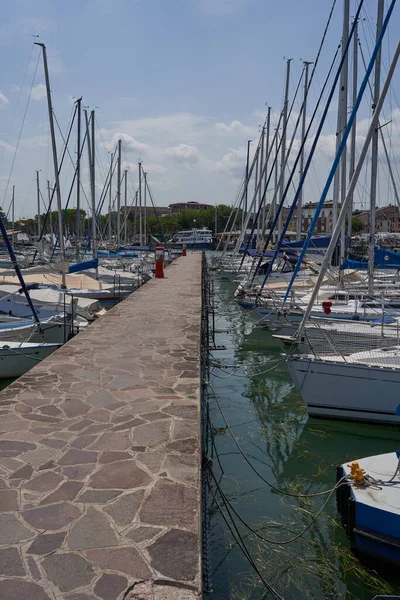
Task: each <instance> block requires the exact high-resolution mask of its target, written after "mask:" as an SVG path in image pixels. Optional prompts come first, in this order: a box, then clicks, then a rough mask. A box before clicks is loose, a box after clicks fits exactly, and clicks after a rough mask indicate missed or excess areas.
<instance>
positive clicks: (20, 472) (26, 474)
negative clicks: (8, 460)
mask: <svg viewBox="0 0 400 600" xmlns="http://www.w3.org/2000/svg"><path fill="white" fill-rule="evenodd" d="M32 473H33V467H31V465H25V467H21V468H20V469H17V470H16V471H15V472H14V473H12V474H11V475H10V477H9V479H29V478H30V476H31V475H32Z"/></svg>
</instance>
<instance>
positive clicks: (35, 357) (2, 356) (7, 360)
mask: <svg viewBox="0 0 400 600" xmlns="http://www.w3.org/2000/svg"><path fill="white" fill-rule="evenodd" d="M1 344H3V341H2V342H1ZM59 347H60V344H46V345H43V344H42V345H35V344H32V346H31V347H29V348H26V347H21V348H10V349H7V348H5V347H0V379H14V378H15V377H21V375H24V373H27V371H29V370H30V369H32V367H34V366H35V365H37V364H38V362H40V361H42V360H44V359H45V358H47V357H48V356H50V354H53V352H55V350H57V349H58V348H59Z"/></svg>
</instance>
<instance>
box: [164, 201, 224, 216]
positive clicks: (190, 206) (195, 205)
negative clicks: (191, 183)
mask: <svg viewBox="0 0 400 600" xmlns="http://www.w3.org/2000/svg"><path fill="white" fill-rule="evenodd" d="M207 208H213V207H212V206H211V204H203V203H201V202H175V203H174V204H170V205H169V210H170V212H171V215H176V214H178V213H180V212H182V211H183V210H207Z"/></svg>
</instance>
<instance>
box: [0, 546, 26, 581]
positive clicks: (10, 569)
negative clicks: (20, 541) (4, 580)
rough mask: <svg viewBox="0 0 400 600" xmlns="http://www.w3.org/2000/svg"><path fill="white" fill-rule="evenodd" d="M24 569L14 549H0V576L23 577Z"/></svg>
mask: <svg viewBox="0 0 400 600" xmlns="http://www.w3.org/2000/svg"><path fill="white" fill-rule="evenodd" d="M25 575H26V572H25V567H24V565H23V562H22V558H21V556H20V554H19V552H18V550H17V549H16V548H0V576H1V577H25Z"/></svg>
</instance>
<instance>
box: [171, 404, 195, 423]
mask: <svg viewBox="0 0 400 600" xmlns="http://www.w3.org/2000/svg"><path fill="white" fill-rule="evenodd" d="M163 412H165V413H167V414H169V415H172V416H174V417H179V418H180V419H192V420H193V421H197V420H198V419H199V409H198V407H197V406H195V405H194V404H177V405H171V406H167V407H166V408H163Z"/></svg>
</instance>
